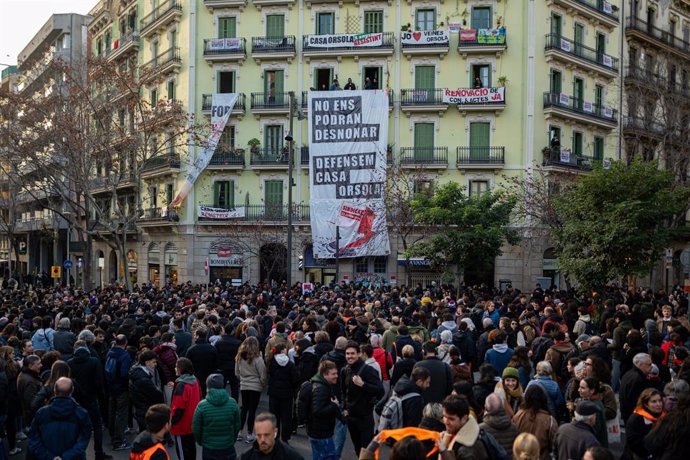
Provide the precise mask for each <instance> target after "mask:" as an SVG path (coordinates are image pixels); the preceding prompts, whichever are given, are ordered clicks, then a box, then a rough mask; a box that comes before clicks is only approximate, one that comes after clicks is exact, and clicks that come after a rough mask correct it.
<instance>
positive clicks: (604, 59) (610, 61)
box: [601, 54, 613, 67]
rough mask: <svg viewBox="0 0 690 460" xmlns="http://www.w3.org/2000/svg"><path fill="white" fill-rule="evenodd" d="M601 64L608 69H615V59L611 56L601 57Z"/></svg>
mask: <svg viewBox="0 0 690 460" xmlns="http://www.w3.org/2000/svg"><path fill="white" fill-rule="evenodd" d="M601 62H602V63H603V64H604V65H605V66H606V67H613V58H611V56H609V55H608V54H604V55H603V56H602V57H601Z"/></svg>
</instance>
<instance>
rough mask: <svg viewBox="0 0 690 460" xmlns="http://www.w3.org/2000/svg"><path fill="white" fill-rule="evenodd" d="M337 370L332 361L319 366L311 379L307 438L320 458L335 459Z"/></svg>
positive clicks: (337, 416)
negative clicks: (334, 435)
mask: <svg viewBox="0 0 690 460" xmlns="http://www.w3.org/2000/svg"><path fill="white" fill-rule="evenodd" d="M337 383H338V368H337V367H336V366H335V363H333V362H332V361H323V362H322V363H321V364H319V371H318V373H317V374H316V375H314V376H313V377H312V378H311V385H312V386H311V406H310V409H309V416H308V417H307V423H306V425H307V436H309V441H310V443H311V449H312V452H320V453H321V458H337V457H338V455H337V450H336V446H335V443H334V441H333V434H334V433H335V422H336V420H337V419H341V417H342V414H341V413H340V402H339V401H338V397H337V393H336V387H337Z"/></svg>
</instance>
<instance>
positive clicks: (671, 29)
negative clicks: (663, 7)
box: [668, 20, 676, 46]
mask: <svg viewBox="0 0 690 460" xmlns="http://www.w3.org/2000/svg"><path fill="white" fill-rule="evenodd" d="M675 39H676V21H673V20H671V21H670V22H669V24H668V42H669V44H670V45H671V46H673V44H674V42H675Z"/></svg>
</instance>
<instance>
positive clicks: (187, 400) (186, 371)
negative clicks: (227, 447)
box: [168, 358, 201, 460]
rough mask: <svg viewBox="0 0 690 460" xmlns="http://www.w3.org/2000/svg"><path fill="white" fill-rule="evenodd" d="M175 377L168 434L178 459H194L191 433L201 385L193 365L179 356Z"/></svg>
mask: <svg viewBox="0 0 690 460" xmlns="http://www.w3.org/2000/svg"><path fill="white" fill-rule="evenodd" d="M175 374H177V376H178V377H177V379H176V380H175V383H174V384H172V382H171V383H169V384H168V385H173V393H172V401H171V403H170V434H171V435H172V436H173V439H174V440H175V451H176V452H177V458H178V459H179V460H196V441H195V440H194V434H193V433H192V419H193V418H194V411H195V410H196V406H197V405H198V404H199V401H200V400H201V387H200V386H199V382H198V381H197V379H196V377H195V376H194V365H193V364H192V362H191V361H190V360H189V359H187V358H180V359H178V360H177V364H176V365H175Z"/></svg>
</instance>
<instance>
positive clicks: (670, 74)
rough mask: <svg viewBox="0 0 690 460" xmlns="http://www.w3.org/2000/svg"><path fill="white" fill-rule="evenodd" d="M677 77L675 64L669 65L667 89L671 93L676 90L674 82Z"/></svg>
mask: <svg viewBox="0 0 690 460" xmlns="http://www.w3.org/2000/svg"><path fill="white" fill-rule="evenodd" d="M677 76H678V67H676V65H675V64H671V65H669V68H668V89H670V90H671V91H673V90H675V88H676V81H677Z"/></svg>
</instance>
